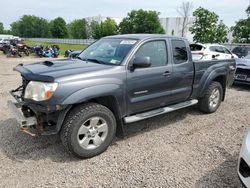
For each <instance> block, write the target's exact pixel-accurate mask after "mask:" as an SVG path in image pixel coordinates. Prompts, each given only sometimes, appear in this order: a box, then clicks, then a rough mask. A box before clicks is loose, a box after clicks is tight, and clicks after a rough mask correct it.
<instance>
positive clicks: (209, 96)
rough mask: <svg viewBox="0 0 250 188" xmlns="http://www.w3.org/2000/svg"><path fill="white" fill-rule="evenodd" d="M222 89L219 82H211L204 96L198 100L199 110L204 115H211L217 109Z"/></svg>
mask: <svg viewBox="0 0 250 188" xmlns="http://www.w3.org/2000/svg"><path fill="white" fill-rule="evenodd" d="M222 95H223V89H222V86H221V84H220V83H219V82H215V81H214V82H212V83H211V84H210V85H209V87H208V88H207V90H206V92H205V95H204V96H203V97H202V98H201V99H199V109H200V110H201V111H202V112H204V113H208V114H209V113H213V112H216V110H217V109H218V108H219V106H220V104H221V101H222ZM212 101H213V102H212Z"/></svg>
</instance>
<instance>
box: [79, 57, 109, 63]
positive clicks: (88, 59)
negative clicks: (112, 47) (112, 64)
mask: <svg viewBox="0 0 250 188" xmlns="http://www.w3.org/2000/svg"><path fill="white" fill-rule="evenodd" d="M81 60H83V61H86V62H88V61H92V62H95V63H98V64H106V63H104V62H103V61H99V60H97V59H91V58H81Z"/></svg>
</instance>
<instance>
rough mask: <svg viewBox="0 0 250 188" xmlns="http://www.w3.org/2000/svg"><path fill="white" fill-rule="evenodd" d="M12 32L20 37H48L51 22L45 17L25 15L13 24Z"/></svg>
mask: <svg viewBox="0 0 250 188" xmlns="http://www.w3.org/2000/svg"><path fill="white" fill-rule="evenodd" d="M11 33H12V34H13V35H17V36H20V37H38V38H39V37H48V36H49V23H48V21H47V20H45V19H44V18H40V17H37V16H31V15H24V16H23V17H22V18H20V19H19V20H18V21H16V22H13V23H12V24H11Z"/></svg>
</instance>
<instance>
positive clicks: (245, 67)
mask: <svg viewBox="0 0 250 188" xmlns="http://www.w3.org/2000/svg"><path fill="white" fill-rule="evenodd" d="M234 83H236V84H248V85H250V54H248V55H247V56H245V57H244V58H238V59H236V73H235V79H234Z"/></svg>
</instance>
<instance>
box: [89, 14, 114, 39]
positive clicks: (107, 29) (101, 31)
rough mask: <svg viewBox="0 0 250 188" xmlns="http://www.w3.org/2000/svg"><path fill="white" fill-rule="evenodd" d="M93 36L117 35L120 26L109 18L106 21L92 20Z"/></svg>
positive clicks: (95, 37)
mask: <svg viewBox="0 0 250 188" xmlns="http://www.w3.org/2000/svg"><path fill="white" fill-rule="evenodd" d="M91 29H92V37H93V38H94V39H99V38H101V37H105V36H109V35H116V34H117V33H118V26H117V24H116V22H115V20H113V19H111V18H107V19H106V20H105V21H104V22H101V23H97V22H95V21H94V22H91Z"/></svg>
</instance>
